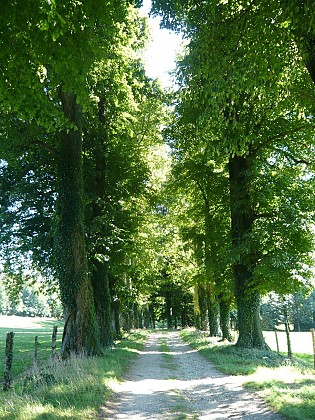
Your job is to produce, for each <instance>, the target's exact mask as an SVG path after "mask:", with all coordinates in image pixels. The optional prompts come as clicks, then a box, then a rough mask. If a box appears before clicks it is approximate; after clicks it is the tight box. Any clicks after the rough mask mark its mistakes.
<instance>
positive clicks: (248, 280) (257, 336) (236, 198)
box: [229, 156, 267, 348]
mask: <svg viewBox="0 0 315 420" xmlns="http://www.w3.org/2000/svg"><path fill="white" fill-rule="evenodd" d="M250 165H251V162H250V158H249V157H247V156H234V157H232V158H230V160H229V181H230V205H231V231H232V248H233V249H234V251H235V252H236V254H239V257H238V258H236V261H237V262H235V263H234V264H233V272H234V280H235V295H236V303H237V312H238V328H239V337H238V341H237V344H236V345H237V346H239V347H249V348H254V347H258V348H266V347H267V345H266V343H265V341H264V338H263V334H262V329H261V325H260V318H259V306H260V294H259V292H258V290H257V289H256V288H255V285H254V284H253V267H254V265H255V263H256V261H255V259H256V256H255V255H253V253H252V252H251V250H250V249H247V250H246V251H244V250H243V248H244V247H243V246H244V241H245V240H246V235H248V234H250V233H251V231H252V227H253V222H254V212H253V210H252V207H251V202H250V196H249V180H248V177H247V173H248V170H249V169H250ZM245 248H247V247H245Z"/></svg>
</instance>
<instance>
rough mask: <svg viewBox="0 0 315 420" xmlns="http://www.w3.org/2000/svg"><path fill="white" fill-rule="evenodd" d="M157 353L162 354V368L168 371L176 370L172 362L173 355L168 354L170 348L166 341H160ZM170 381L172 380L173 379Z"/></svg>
mask: <svg viewBox="0 0 315 420" xmlns="http://www.w3.org/2000/svg"><path fill="white" fill-rule="evenodd" d="M159 351H160V352H161V353H162V357H163V360H164V367H165V368H167V369H170V370H176V369H177V365H176V363H175V361H174V355H173V354H171V353H170V348H169V346H168V345H167V343H166V340H162V341H161V343H160V345H159ZM170 379H174V378H173V377H172V378H170Z"/></svg>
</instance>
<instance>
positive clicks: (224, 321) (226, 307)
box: [219, 296, 232, 341]
mask: <svg viewBox="0 0 315 420" xmlns="http://www.w3.org/2000/svg"><path fill="white" fill-rule="evenodd" d="M219 307H220V327H221V331H222V340H228V341H232V335H231V331H230V307H231V301H230V300H229V299H225V298H224V296H219Z"/></svg>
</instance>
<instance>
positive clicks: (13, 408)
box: [0, 331, 147, 420]
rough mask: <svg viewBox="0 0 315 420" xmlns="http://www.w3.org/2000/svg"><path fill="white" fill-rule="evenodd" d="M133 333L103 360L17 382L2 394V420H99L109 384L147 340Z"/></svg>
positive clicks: (83, 361)
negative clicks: (98, 416) (98, 415)
mask: <svg viewBox="0 0 315 420" xmlns="http://www.w3.org/2000/svg"><path fill="white" fill-rule="evenodd" d="M146 335H147V333H146V332H142V331H141V332H133V333H132V334H130V335H128V336H126V337H125V338H124V339H123V340H121V341H120V342H118V343H117V344H116V346H115V348H114V349H113V350H109V351H108V352H107V353H106V354H105V355H104V356H103V357H93V358H83V357H77V358H72V359H71V360H70V361H68V362H67V363H65V364H64V363H63V362H58V363H57V364H56V365H55V366H53V367H50V368H48V370H46V371H44V374H41V375H40V376H39V377H38V378H39V379H36V380H32V378H31V380H28V381H25V380H24V381H22V380H21V381H20V382H16V383H15V386H14V389H12V390H11V391H9V392H3V391H1V392H0V418H1V419H8V420H9V419H10V420H11V419H12V420H14V419H16V420H30V419H39V418H40V419H41V420H44V419H47V420H54V419H62V418H66V419H73V420H80V419H82V420H83V419H84V420H86V419H95V418H96V417H97V413H98V410H99V408H100V407H101V405H102V404H103V403H104V402H105V400H106V398H107V397H109V395H110V393H111V392H110V389H109V386H108V384H109V382H110V381H112V380H119V378H121V376H122V375H123V373H124V372H125V370H126V368H127V367H128V365H129V364H130V362H131V360H132V359H133V358H134V357H135V355H136V353H137V350H140V349H141V348H142V346H143V344H144V342H145V340H146Z"/></svg>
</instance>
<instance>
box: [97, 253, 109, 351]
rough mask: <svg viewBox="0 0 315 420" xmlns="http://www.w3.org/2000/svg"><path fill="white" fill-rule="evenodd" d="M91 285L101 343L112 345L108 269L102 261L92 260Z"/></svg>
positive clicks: (105, 346) (104, 346)
mask: <svg viewBox="0 0 315 420" xmlns="http://www.w3.org/2000/svg"><path fill="white" fill-rule="evenodd" d="M92 285H93V292H94V304H95V312H96V319H97V323H98V327H99V330H100V340H101V345H102V347H103V348H108V347H111V346H112V345H113V329H112V309H111V295H110V289H109V281H108V270H107V267H106V263H105V262H104V261H98V260H94V270H93V274H92Z"/></svg>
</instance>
